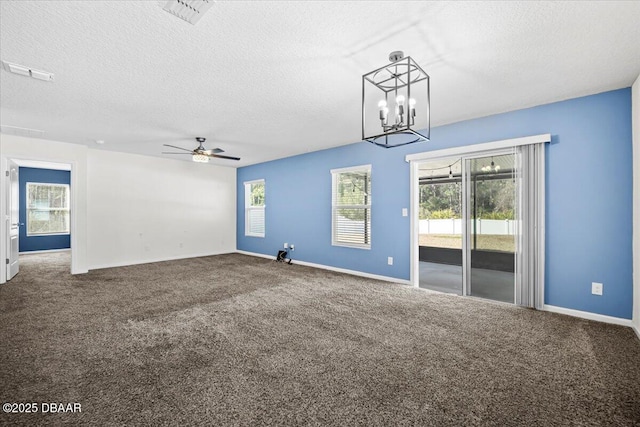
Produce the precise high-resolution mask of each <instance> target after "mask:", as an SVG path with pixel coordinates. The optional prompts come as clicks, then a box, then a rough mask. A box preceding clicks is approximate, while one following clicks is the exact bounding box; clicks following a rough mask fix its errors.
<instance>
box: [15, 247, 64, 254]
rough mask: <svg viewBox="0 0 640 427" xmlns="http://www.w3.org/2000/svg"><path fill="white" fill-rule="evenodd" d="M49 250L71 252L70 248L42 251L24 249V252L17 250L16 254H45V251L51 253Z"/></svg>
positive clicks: (51, 250) (52, 250)
mask: <svg viewBox="0 0 640 427" xmlns="http://www.w3.org/2000/svg"><path fill="white" fill-rule="evenodd" d="M51 252H71V248H65V249H46V250H44V251H25V252H19V253H18V255H31V254H47V253H51Z"/></svg>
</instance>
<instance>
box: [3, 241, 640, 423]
mask: <svg viewBox="0 0 640 427" xmlns="http://www.w3.org/2000/svg"><path fill="white" fill-rule="evenodd" d="M68 271H69V254H68V253H52V254H46V255H27V256H22V257H21V271H20V273H19V274H18V276H16V277H15V278H14V279H13V280H12V281H10V282H8V283H7V284H5V285H2V286H0V345H1V347H0V402H1V403H3V404H4V403H11V402H16V403H19V402H23V403H25V402H34V403H37V404H38V405H40V407H39V408H40V409H41V410H42V409H43V408H44V409H47V410H48V411H47V412H46V413H42V411H40V412H39V413H37V414H25V413H2V414H0V424H3V425H29V426H33V425H95V426H115V425H118V426H119V425H149V426H160V425H173V426H175V425H189V426H191V425H211V426H213V425H216V426H232V425H233V426H235V425H238V426H245V425H252V426H253V425H292V426H293V425H335V426H351V425H362V426H404V425H406V426H409V425H420V426H564V425H567V426H633V425H640V340H638V338H637V337H636V336H635V334H634V332H633V331H632V330H631V329H629V328H625V327H620V326H615V325H609V324H603V323H597V322H592V321H587V320H582V319H576V318H571V317H568V316H563V315H558V314H554V313H548V312H537V311H534V310H528V309H521V308H517V307H515V306H509V305H506V304H499V303H492V302H485V301H482V300H475V299H469V298H462V297H457V296H454V295H445V294H437V293H430V292H428V291H423V290H418V289H413V288H410V287H408V286H403V285H397V284H390V283H385V282H380V281H375V280H370V279H365V278H360V277H354V276H349V275H345V274H339V273H334V272H330V271H324V270H318V269H313V268H308V267H303V266H298V265H291V266H290V265H285V264H279V263H275V262H273V261H270V260H266V259H262V258H255V257H249V256H245V255H240V254H229V255H221V256H214V257H204V258H194V259H187V260H179V261H170V262H162V263H154V264H146V265H138V266H129V267H121V268H111V269H103V270H96V271H91V272H89V273H88V274H85V275H77V276H71V275H70V274H69V273H68ZM42 403H57V404H60V403H63V404H68V403H79V404H80V405H81V412H71V411H69V412H64V413H63V412H60V411H58V412H55V413H52V412H51V411H50V407H48V406H47V405H42ZM65 408H66V409H68V407H65Z"/></svg>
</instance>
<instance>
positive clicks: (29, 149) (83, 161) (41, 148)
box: [0, 134, 88, 283]
mask: <svg viewBox="0 0 640 427" xmlns="http://www.w3.org/2000/svg"><path fill="white" fill-rule="evenodd" d="M87 151H88V149H87V147H85V146H83V145H78V144H67V143H62V142H57V141H50V140H44V139H34V138H25V137H21V136H14V135H5V134H0V170H2V171H3V173H2V174H0V212H2V213H4V212H6V206H5V204H6V202H7V194H6V192H7V191H6V190H7V185H6V177H5V174H4V171H6V170H7V161H8V160H9V159H26V160H39V161H44V162H55V163H66V164H69V165H71V197H72V198H71V211H72V212H73V213H72V218H71V248H72V259H71V272H72V273H74V274H78V273H86V272H87V256H86V255H87V245H86V243H87V205H86V194H87ZM0 230H1V231H0V243H1V244H0V259H5V258H6V256H7V255H6V240H5V239H6V236H5V234H6V227H5V222H4V221H2V225H1V226H0ZM6 277H7V276H6V271H5V264H4V263H0V283H4V282H5V281H6Z"/></svg>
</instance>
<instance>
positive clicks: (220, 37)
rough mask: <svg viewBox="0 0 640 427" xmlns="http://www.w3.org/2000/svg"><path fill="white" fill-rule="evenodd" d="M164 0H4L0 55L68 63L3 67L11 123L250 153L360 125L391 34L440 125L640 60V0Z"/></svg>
mask: <svg viewBox="0 0 640 427" xmlns="http://www.w3.org/2000/svg"><path fill="white" fill-rule="evenodd" d="M163 3H164V2H158V1H131V0H130V1H1V2H0V57H1V59H2V60H5V61H9V62H13V63H18V64H22V65H26V66H29V67H32V68H35V69H41V70H45V71H49V72H52V73H54V74H55V81H54V82H53V83H49V82H43V81H39V80H35V79H31V78H27V77H23V76H19V75H15V74H10V73H8V72H6V71H5V70H2V71H1V72H0V114H1V115H0V119H1V120H0V121H1V124H2V125H9V126H17V127H23V128H31V129H38V130H42V131H44V135H43V138H46V139H53V140H60V141H66V142H72V143H78V144H87V145H90V146H92V147H94V148H97V149H104V150H117V151H126V152H133V153H141V154H148V155H157V156H162V154H160V153H161V151H163V147H162V144H163V143H168V144H173V145H180V146H183V147H187V148H194V147H195V145H196V144H195V141H194V140H193V138H194V137H196V136H203V137H206V138H207V143H206V144H205V146H206V147H207V148H214V147H220V148H222V149H224V150H225V151H226V154H229V155H233V156H239V157H242V161H241V162H238V163H235V162H230V161H224V160H214V161H212V163H215V164H224V165H229V166H238V165H247V164H252V163H257V162H261V161H266V160H271V159H275V158H280V157H286V156H291V155H295V154H299V153H305V152H308V151H315V150H320V149H324V148H329V147H334V146H338V145H344V144H349V143H353V142H357V141H359V140H360V136H361V135H360V103H361V99H360V97H361V90H362V89H361V78H362V74H365V73H367V72H369V71H371V70H373V69H375V68H378V67H379V66H382V65H385V64H386V63H387V62H388V61H387V60H388V54H389V52H391V51H393V50H403V51H404V52H405V53H406V54H408V55H411V56H412V57H413V58H414V59H415V60H416V61H417V62H418V63H419V64H420V65H421V66H422V67H423V68H425V70H426V71H427V72H428V73H429V74H430V75H431V88H432V109H431V110H432V125H434V126H437V125H442V124H446V123H452V122H456V121H460V120H464V119H469V118H474V117H481V116H486V115H489V114H494V113H499V112H504V111H509V110H514V109H519V108H524V107H529V106H533V105H539V104H544V103H548V102H553V101H557V100H562V99H568V98H572V97H576V96H582V95H587V94H592V93H598V92H603V91H607V90H611V89H617V88H621V87H628V86H630V85H631V84H632V83H633V81H634V80H635V78H637V76H638V74H640V42H639V41H640V25H639V24H638V23H639V22H640V2H637V1H630V2H473V3H472V2H383V1H308V2H307V1H305V2H303V1H217V2H216V3H215V4H214V5H213V7H212V8H211V9H210V10H209V11H208V12H207V13H206V15H204V17H203V18H202V19H201V20H200V21H199V22H198V23H197V24H196V25H191V24H189V23H186V22H184V21H182V20H180V19H178V18H176V17H175V16H173V15H171V14H169V13H167V12H165V11H163V10H162V7H161V6H160V5H162V4H163ZM95 140H104V141H106V143H105V144H104V145H101V146H98V145H96V144H95V143H94V141H95ZM174 157H177V156H174ZM188 158H189V157H188V156H185V159H186V160H188Z"/></svg>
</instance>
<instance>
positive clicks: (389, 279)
mask: <svg viewBox="0 0 640 427" xmlns="http://www.w3.org/2000/svg"><path fill="white" fill-rule="evenodd" d="M236 252H237V253H239V254H243V255H249V256H256V257H260V258H267V259H276V257H275V256H273V255H265V254H259V253H255V252H247V251H240V250H237V251H236ZM293 263H294V264H298V265H304V266H305V267H313V268H319V269H322V270H329V271H335V272H337V273H344V274H351V275H352V276H360V277H366V278H367V279H375V280H382V281H385V282H392V283H399V284H402V285H411V281H409V280H404V279H398V278H395V277H389V276H380V275H378V274H371V273H365V272H362V271H357V270H349V269H346V268H338V267H332V266H330V265H324V264H316V263H313V262H306V261H298V260H295V259H294V260H293Z"/></svg>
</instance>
